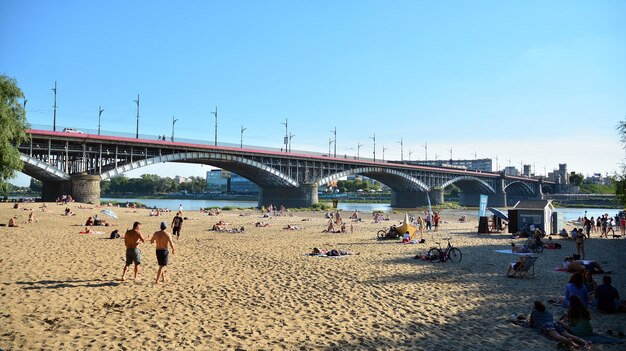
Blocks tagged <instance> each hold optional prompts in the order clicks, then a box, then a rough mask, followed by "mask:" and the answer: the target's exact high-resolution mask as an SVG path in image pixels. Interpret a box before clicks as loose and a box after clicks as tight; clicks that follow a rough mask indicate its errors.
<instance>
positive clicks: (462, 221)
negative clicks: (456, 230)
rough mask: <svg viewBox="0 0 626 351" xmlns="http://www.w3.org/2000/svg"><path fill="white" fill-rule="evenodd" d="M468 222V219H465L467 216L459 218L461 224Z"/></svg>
mask: <svg viewBox="0 0 626 351" xmlns="http://www.w3.org/2000/svg"><path fill="white" fill-rule="evenodd" d="M466 220H467V218H466V217H465V215H463V216H461V217H459V222H460V223H465V221H466Z"/></svg>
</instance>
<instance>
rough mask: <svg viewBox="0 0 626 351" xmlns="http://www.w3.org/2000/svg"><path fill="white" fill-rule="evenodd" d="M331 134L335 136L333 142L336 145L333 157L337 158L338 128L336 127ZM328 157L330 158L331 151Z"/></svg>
mask: <svg viewBox="0 0 626 351" xmlns="http://www.w3.org/2000/svg"><path fill="white" fill-rule="evenodd" d="M330 132H331V133H333V135H334V136H335V139H334V140H333V142H334V143H335V153H334V154H333V156H334V157H335V158H337V127H335V129H334V130H331V131H330ZM328 156H330V150H328Z"/></svg>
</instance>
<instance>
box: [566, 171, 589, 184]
mask: <svg viewBox="0 0 626 351" xmlns="http://www.w3.org/2000/svg"><path fill="white" fill-rule="evenodd" d="M584 180H585V176H584V175H582V174H580V173H574V174H571V175H570V176H569V182H570V184H573V185H576V186H580V185H581V184H582V183H583V181H584Z"/></svg>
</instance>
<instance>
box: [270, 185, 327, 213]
mask: <svg viewBox="0 0 626 351" xmlns="http://www.w3.org/2000/svg"><path fill="white" fill-rule="evenodd" d="M317 188H318V187H317V185H315V184H303V185H300V186H299V187H297V188H270V187H262V188H260V189H259V190H260V191H259V207H261V206H266V207H267V206H268V205H270V204H272V205H274V206H280V205H283V206H285V207H287V208H289V207H291V208H299V207H311V205H314V204H317V203H318V196H317Z"/></svg>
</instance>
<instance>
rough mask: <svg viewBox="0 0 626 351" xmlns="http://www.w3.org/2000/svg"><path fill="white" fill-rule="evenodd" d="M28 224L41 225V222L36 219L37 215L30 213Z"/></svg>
mask: <svg viewBox="0 0 626 351" xmlns="http://www.w3.org/2000/svg"><path fill="white" fill-rule="evenodd" d="M28 223H39V220H38V219H37V218H35V214H34V213H33V211H30V213H29V214H28Z"/></svg>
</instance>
